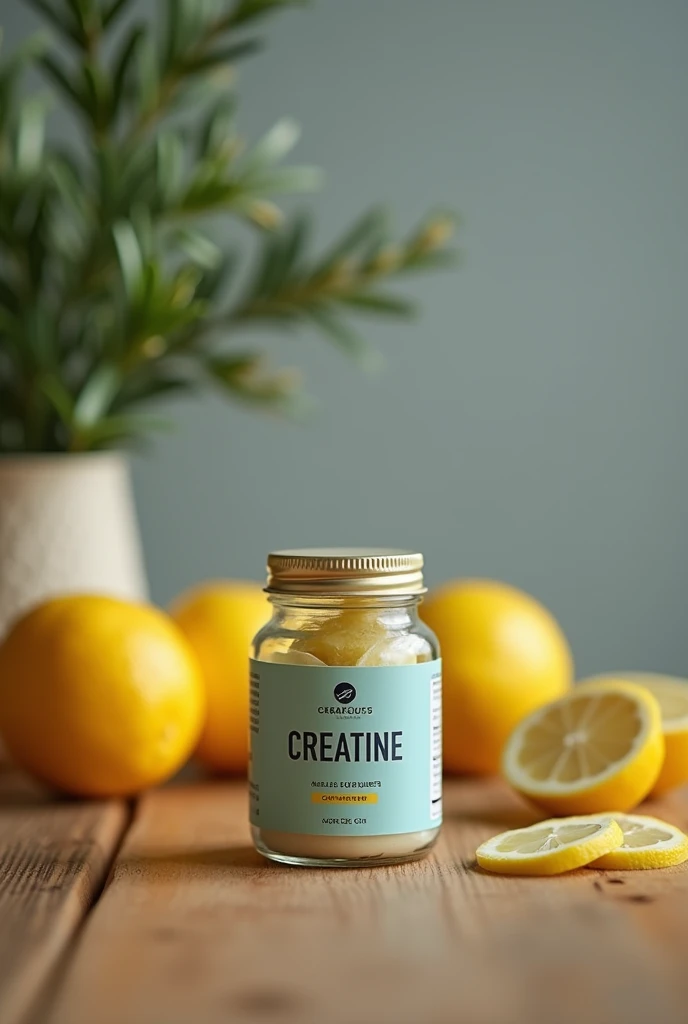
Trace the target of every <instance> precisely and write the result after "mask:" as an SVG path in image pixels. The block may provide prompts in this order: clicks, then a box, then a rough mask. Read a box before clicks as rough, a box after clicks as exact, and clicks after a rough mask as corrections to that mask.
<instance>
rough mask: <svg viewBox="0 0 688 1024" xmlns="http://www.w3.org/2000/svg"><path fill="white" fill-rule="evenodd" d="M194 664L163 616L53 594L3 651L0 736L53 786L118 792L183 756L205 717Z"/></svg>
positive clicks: (155, 776) (154, 778)
mask: <svg viewBox="0 0 688 1024" xmlns="http://www.w3.org/2000/svg"><path fill="white" fill-rule="evenodd" d="M203 709H204V695H203V684H202V681H201V676H200V670H199V667H198V663H197V661H196V658H195V656H194V654H193V651H192V650H191V648H190V647H189V645H188V643H187V642H186V640H185V639H184V637H183V636H182V634H181V633H180V631H179V630H178V629H177V627H176V626H175V625H174V623H173V622H171V621H170V619H169V618H168V617H167V616H166V615H165V614H164V613H163V612H160V611H158V610H157V609H155V608H152V607H149V606H147V605H142V604H134V603H132V602H129V601H122V600H117V599H115V598H110V597H102V596H95V595H74V596H69V597H61V598H56V599H54V600H50V601H47V602H46V603H45V604H42V605H40V606H39V607H37V608H35V609H34V610H33V611H31V612H29V613H28V614H27V615H26V616H24V617H23V618H22V619H20V620H19V621H18V622H17V623H16V624H15V625H14V627H13V628H12V629H11V631H10V633H9V634H8V636H7V637H6V638H5V640H4V642H3V644H2V646H1V647H0V732H1V733H2V736H3V738H4V740H5V743H6V745H7V748H8V750H9V752H10V755H11V756H12V757H13V758H14V760H15V761H17V763H18V764H20V765H21V766H22V767H24V768H26V769H27V770H28V771H30V772H31V773H33V774H34V775H36V776H38V777H39V778H40V779H43V781H45V782H47V783H48V784H49V785H51V786H55V787H57V788H59V789H63V790H66V791H67V792H69V793H75V794H78V795H82V796H96V797H105V796H125V795H127V794H130V793H135V792H137V791H138V790H140V789H143V788H144V787H146V786H151V785H153V784H154V783H156V782H161V781H162V780H163V779H166V778H167V777H168V776H170V775H172V774H173V773H174V772H175V771H177V769H178V768H180V767H181V766H182V765H183V763H184V762H185V761H186V759H187V758H188V757H189V755H190V754H191V752H192V750H193V748H194V746H195V743H196V740H197V739H198V735H199V732H200V729H201V724H202V721H203Z"/></svg>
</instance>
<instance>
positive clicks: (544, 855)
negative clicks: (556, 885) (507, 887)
mask: <svg viewBox="0 0 688 1024" xmlns="http://www.w3.org/2000/svg"><path fill="white" fill-rule="evenodd" d="M622 842H623V832H622V831H621V829H620V828H619V826H618V825H617V823H616V822H615V821H614V819H613V818H603V817H601V816H600V818H599V820H598V819H597V818H594V819H588V820H576V819H574V820H569V819H567V818H552V819H551V821H541V822H539V823H538V824H537V825H530V826H529V827H528V828H517V829H513V830H512V831H510V832H502V833H501V835H498V836H493V837H492V839H488V840H487V842H485V843H483V844H482V846H479V847H478V849H477V850H476V852H475V856H476V860H477V861H478V864H479V865H480V867H481V868H485V870H486V871H495V872H497V873H498V874H500V875H560V874H562V873H563V872H564V871H573V870H575V868H581V867H584V866H585V865H586V864H590V863H591V862H592V861H594V860H598V859H599V858H600V857H603V856H604V855H605V854H610V853H611V851H612V850H615V849H616V848H617V847H619V846H621V843H622Z"/></svg>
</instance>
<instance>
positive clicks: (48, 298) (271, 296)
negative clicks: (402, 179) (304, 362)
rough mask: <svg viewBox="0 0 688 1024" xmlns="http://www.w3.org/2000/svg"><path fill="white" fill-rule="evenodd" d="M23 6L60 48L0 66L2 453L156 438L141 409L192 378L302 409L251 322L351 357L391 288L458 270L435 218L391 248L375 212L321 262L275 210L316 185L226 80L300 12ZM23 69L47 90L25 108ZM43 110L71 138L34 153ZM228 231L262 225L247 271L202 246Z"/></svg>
mask: <svg viewBox="0 0 688 1024" xmlns="http://www.w3.org/2000/svg"><path fill="white" fill-rule="evenodd" d="M24 2H25V3H27V5H28V6H30V7H32V8H33V9H34V10H35V11H36V12H38V14H39V15H41V16H42V18H43V19H44V20H45V22H46V25H47V28H48V29H49V36H50V37H52V40H53V41H51V39H50V38H46V37H44V36H43V35H41V36H39V37H36V38H31V39H29V40H28V41H26V42H25V43H24V45H23V46H21V47H20V48H19V49H17V50H16V52H14V53H13V54H12V55H11V56H10V57H9V58H7V59H4V60H3V61H2V62H1V63H0V451H5V452H12V451H85V450H89V449H97V448H103V447H107V446H111V445H122V444H131V443H135V442H136V441H137V440H139V439H141V438H144V437H145V436H146V435H147V434H148V433H149V432H150V431H151V430H153V429H155V428H156V427H158V426H160V425H161V422H160V421H159V420H158V419H157V418H156V417H153V416H151V415H150V414H149V413H148V412H146V411H144V412H141V411H140V410H141V409H144V410H146V409H147V407H148V406H149V405H150V404H151V402H152V400H153V399H155V398H157V397H164V396H167V395H171V394H173V393H184V392H193V391H196V390H198V389H200V388H202V387H203V386H204V385H207V384H214V385H216V386H217V387H219V388H220V389H222V390H223V391H224V392H225V393H226V394H228V395H229V396H231V397H234V398H236V399H239V400H243V401H244V402H248V403H252V404H254V405H256V406H262V407H272V408H275V409H278V410H280V411H285V412H288V413H293V412H297V411H298V409H299V408H300V404H301V402H302V400H303V395H302V393H301V386H300V378H299V374H298V372H297V371H294V370H292V369H279V368H277V369H274V368H271V367H270V366H269V365H265V361H264V359H263V358H262V356H261V354H260V353H259V352H256V351H254V350H252V349H250V348H246V347H245V346H244V345H241V344H240V342H239V340H238V339H239V338H240V336H241V334H242V333H243V330H244V328H245V327H246V326H248V325H250V324H251V323H260V322H265V323H269V324H272V325H274V326H275V327H277V328H280V329H284V328H287V327H294V326H297V327H298V326H300V325H302V324H305V323H310V324H312V325H315V327H316V328H317V329H318V330H319V331H320V332H321V334H322V335H324V336H325V337H327V338H329V339H330V340H331V341H332V342H334V343H335V344H336V345H337V346H339V347H340V348H341V349H343V350H344V351H345V352H348V353H350V354H351V355H352V356H354V357H356V358H357V359H359V360H361V361H362V362H363V363H365V362H366V360H367V359H368V358H369V355H370V350H369V349H368V348H367V346H366V344H365V343H364V342H363V341H362V340H361V339H360V338H359V337H358V335H357V334H356V333H355V332H354V330H353V329H352V327H351V325H350V314H352V313H355V312H360V313H371V314H372V313H378V314H383V315H386V316H397V317H408V316H410V315H411V314H412V312H413V307H412V304H411V303H410V302H409V301H408V300H407V299H405V298H402V297H400V296H398V295H393V294H389V293H388V292H387V291H386V290H384V284H385V282H386V281H387V280H388V279H391V278H395V277H397V276H399V275H401V274H404V273H406V272H408V271H413V270H421V269H425V268H434V267H441V266H445V265H447V264H449V263H451V262H453V260H454V257H455V254H454V253H453V252H451V251H449V250H448V249H447V247H446V243H447V239H448V238H449V236H450V235H451V234H452V230H453V220H452V218H451V217H450V216H449V215H444V214H438V215H436V216H433V217H430V218H428V219H426V221H425V222H424V223H423V224H421V226H420V227H419V228H418V229H417V230H416V231H415V232H413V233H412V234H411V235H410V237H408V238H407V239H406V240H404V241H401V242H398V243H394V242H393V241H391V240H390V236H389V231H388V228H387V224H386V221H385V217H384V215H383V213H382V212H381V211H379V210H374V211H373V212H370V213H367V214H366V215H365V216H364V217H362V218H361V219H360V220H358V221H357V222H356V223H355V225H354V226H353V227H352V228H351V229H350V230H348V231H347V232H346V233H345V234H344V236H343V237H342V238H341V239H340V240H339V241H338V242H337V243H336V244H334V245H333V246H332V248H331V249H330V250H329V251H328V252H326V253H324V254H322V255H319V256H317V255H313V254H312V252H311V249H310V247H309V222H308V218H307V217H306V216H305V215H301V216H297V217H295V218H294V219H293V220H292V221H291V222H286V221H285V220H284V219H283V216H282V214H281V212H280V210H279V208H278V207H277V206H275V205H274V203H273V201H272V200H273V197H274V196H276V195H279V194H284V193H288V192H305V191H309V190H312V189H313V188H314V187H316V186H317V184H318V182H319V172H318V170H317V169H316V168H313V167H297V166H285V165H284V164H283V163H282V160H283V158H284V157H285V156H286V155H287V153H288V152H289V151H290V150H291V148H292V147H293V146H294V144H295V142H296V140H297V138H298V127H297V126H296V125H295V124H294V122H293V121H291V120H289V119H284V120H282V121H280V122H278V123H277V124H276V125H275V126H274V127H273V128H272V129H271V130H270V131H269V132H268V133H267V134H266V135H265V137H264V138H262V139H260V140H259V141H258V142H257V143H256V144H255V145H253V146H252V147H251V146H247V145H246V143H245V141H244V140H243V139H242V138H241V136H240V135H239V134H238V131H237V127H236V117H235V114H236V110H235V108H236V99H235V95H234V93H233V91H232V81H233V74H232V72H233V66H234V64H235V63H236V62H237V61H239V60H241V59H243V58H244V57H247V56H249V55H250V54H252V53H254V52H255V51H256V50H257V49H259V47H260V45H261V44H260V40H259V39H258V38H257V37H256V36H255V35H253V34H252V33H253V30H254V28H255V25H256V23H257V22H258V21H259V19H260V18H262V17H263V16H265V15H269V14H272V13H275V12H277V11H280V10H282V9H284V8H287V7H295V6H300V4H299V3H298V0H234V2H228V0H163V3H162V15H161V16H159V17H156V18H155V19H154V20H152V21H151V20H146V19H142V18H141V16H140V11H139V10H138V9H137V3H136V0H24ZM30 67H37V68H38V69H40V71H41V72H42V74H43V75H44V76H45V78H46V79H47V83H48V85H49V90H48V92H47V93H37V94H31V93H29V94H27V93H26V90H25V89H24V88H23V85H22V81H21V79H22V75H23V73H24V72H25V71H26V70H27V69H28V68H30ZM56 105H59V106H63V107H65V108H67V109H68V110H69V111H70V112H71V113H73V114H74V116H75V117H76V120H77V123H78V128H79V136H78V137H76V138H75V141H74V144H73V145H64V144H62V143H61V141H60V140H59V139H58V140H55V139H53V138H52V137H51V138H48V139H46V134H45V127H46V116H47V114H48V110H49V108H50V107H55V106H56ZM232 219H234V221H236V220H243V221H244V222H246V223H247V224H249V225H252V226H254V227H255V228H256V229H257V231H258V235H259V237H258V243H257V247H256V246H248V247H247V246H245V247H244V248H245V249H247V254H246V258H245V259H244V260H243V261H240V260H239V252H238V251H237V250H236V248H235V249H226V248H224V247H222V246H220V245H218V244H217V241H216V238H217V236H218V235H221V236H222V237H223V238H224V237H225V236H226V235H227V234H228V231H227V226H228V224H227V223H225V221H226V220H229V221H230V222H231V220H232ZM213 236H215V237H213ZM248 250H250V252H251V253H253V252H254V250H256V251H255V253H254V254H253V255H251V256H249V255H248ZM246 259H253V260H254V261H255V267H252V268H249V272H248V273H246V272H243V273H242V263H246Z"/></svg>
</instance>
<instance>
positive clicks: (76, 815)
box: [0, 765, 128, 1024]
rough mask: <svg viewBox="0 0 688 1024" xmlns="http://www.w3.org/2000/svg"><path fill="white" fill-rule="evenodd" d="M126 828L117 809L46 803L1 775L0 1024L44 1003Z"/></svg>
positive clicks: (19, 781) (6, 771)
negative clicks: (54, 976) (41, 1002)
mask: <svg viewBox="0 0 688 1024" xmlns="http://www.w3.org/2000/svg"><path fill="white" fill-rule="evenodd" d="M127 821H128V813H127V809H126V807H125V806H124V804H122V803H117V802H108V803H76V802H66V801H65V802H55V801H51V800H50V798H49V796H48V794H46V793H45V792H44V791H42V790H41V789H40V788H39V787H37V786H35V785H33V784H32V783H30V782H28V781H27V780H26V779H25V778H23V777H22V776H20V775H19V774H18V773H16V772H14V771H12V770H11V769H10V768H9V767H7V766H6V765H5V766H3V767H2V768H0V1022H1V1024H24V1022H25V1021H27V1020H28V1019H29V1017H30V1015H31V1014H32V1012H33V1010H34V1009H35V1007H36V1006H37V1005H38V1004H39V1003H40V1000H41V998H42V997H44V996H45V994H46V991H47V987H48V986H49V984H50V982H51V980H53V975H54V973H55V971H56V969H57V967H58V966H59V964H60V963H61V960H62V958H63V956H64V955H65V953H66V952H67V950H68V949H69V946H70V943H71V941H72V940H73V938H74V936H75V934H76V931H77V930H78V928H79V926H80V925H81V923H82V921H83V919H84V917H85V915H86V913H87V912H88V909H89V907H90V906H91V905H92V903H93V902H94V900H95V899H96V898H97V896H98V894H99V892H100V890H101V888H102V885H103V882H104V880H105V877H106V874H107V871H108V870H109V867H110V865H111V863H112V860H113V858H114V855H115V853H116V850H117V846H118V844H119V841H120V839H121V837H122V835H123V832H124V830H125V828H126V824H127Z"/></svg>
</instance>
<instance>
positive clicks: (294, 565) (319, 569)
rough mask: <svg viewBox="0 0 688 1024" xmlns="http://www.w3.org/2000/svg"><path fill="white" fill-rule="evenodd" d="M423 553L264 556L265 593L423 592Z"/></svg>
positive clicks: (331, 551)
mask: <svg viewBox="0 0 688 1024" xmlns="http://www.w3.org/2000/svg"><path fill="white" fill-rule="evenodd" d="M422 570H423V556H422V555H421V554H419V553H418V552H414V551H404V550H398V549H396V548H302V549H297V550H293V551H273V552H272V553H271V554H270V555H268V585H267V587H266V590H267V592H268V593H269V594H300V595H302V596H306V595H308V594H313V595H319V596H328V595H329V596H333V597H334V596H340V595H341V596H346V595H348V596H352V597H353V596H360V597H385V596H388V597H394V596H396V595H397V594H398V595H400V596H403V595H405V594H424V593H425V589H426V588H425V587H424V586H423V571H422Z"/></svg>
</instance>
